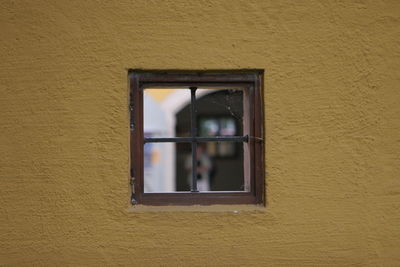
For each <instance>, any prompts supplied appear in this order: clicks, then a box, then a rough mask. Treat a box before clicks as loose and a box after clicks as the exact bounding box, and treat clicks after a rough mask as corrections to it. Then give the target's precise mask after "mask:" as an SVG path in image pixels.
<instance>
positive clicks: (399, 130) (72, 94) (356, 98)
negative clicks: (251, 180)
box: [0, 0, 400, 266]
mask: <svg viewBox="0 0 400 267" xmlns="http://www.w3.org/2000/svg"><path fill="white" fill-rule="evenodd" d="M0 28H1V38H0V59H1V60H0V126H1V129H0V186H1V194H0V265H6V266H25V265H51V266H53V265H60V266H68V265H69V266H77V265H88V266H99V265H135V266H152V265H154V266H160V265H171V266H176V265H186V266H190V265H198V266H203V265H206V264H209V265H221V266H224V265H225V266H240V265H244V266H253V265H262V264H263V265H265V266H266V265H268V266H349V265H351V266H399V265H400V253H399V252H400V90H399V84H400V74H399V71H400V41H399V36H400V2H399V1H396V0H393V1H372V0H371V1H363V0H358V1H261V0H258V1H256V0H243V1H239V0H222V1H216V0H215V1H213V0H208V1H207V0H204V1H180V0H166V1H151V0H140V1H139V0H136V1H125V0H123V1H42V0H35V1H23V0H18V1H17V0H14V1H13V0H3V1H1V3H0ZM127 68H147V69H236V68H259V69H266V75H265V89H266V90H265V103H266V105H265V110H266V121H265V125H266V145H267V153H266V170H267V173H268V176H267V178H266V179H267V187H266V188H267V189H266V191H267V193H268V195H267V202H268V204H267V207H266V208H265V209H261V210H260V209H259V210H245V211H242V212H239V213H233V212H228V211H223V210H222V211H216V210H214V211H212V212H211V209H210V212H209V211H208V210H207V208H206V209H203V210H202V211H201V212H200V211H192V212H191V211H179V210H170V211H168V212H161V211H155V212H149V211H146V210H145V209H144V211H143V212H137V211H132V210H131V209H129V204H128V201H129V187H128V168H129V167H128V162H129V143H128V140H129V135H128V134H129V130H128V108H127V101H128V90H127V87H128V86H127Z"/></svg>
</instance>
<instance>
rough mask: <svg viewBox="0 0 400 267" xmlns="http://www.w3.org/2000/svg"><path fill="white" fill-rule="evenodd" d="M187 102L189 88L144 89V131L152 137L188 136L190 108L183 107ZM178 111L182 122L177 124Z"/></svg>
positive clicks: (188, 100)
mask: <svg viewBox="0 0 400 267" xmlns="http://www.w3.org/2000/svg"><path fill="white" fill-rule="evenodd" d="M189 104H190V90H189V89H184V88H181V89H169V88H162V89H161V88H147V89H144V93H143V109H144V110H143V113H144V114H143V117H144V118H143V120H144V125H143V126H144V132H145V133H147V134H151V135H152V137H178V136H179V137H185V136H190V109H185V107H186V106H187V105H189ZM178 113H179V117H180V120H182V121H184V122H185V123H184V124H180V125H178V124H177V114H178ZM186 122H188V123H186Z"/></svg>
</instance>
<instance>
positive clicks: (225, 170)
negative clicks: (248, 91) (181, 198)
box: [144, 88, 245, 193]
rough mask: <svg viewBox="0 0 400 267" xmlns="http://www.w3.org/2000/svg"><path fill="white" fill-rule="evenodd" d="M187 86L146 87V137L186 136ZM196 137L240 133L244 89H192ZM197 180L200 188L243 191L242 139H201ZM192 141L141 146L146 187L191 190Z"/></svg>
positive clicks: (148, 189) (188, 120)
mask: <svg viewBox="0 0 400 267" xmlns="http://www.w3.org/2000/svg"><path fill="white" fill-rule="evenodd" d="M190 112H191V103H190V90H189V89H187V88H179V89H167V88H157V89H156V88H154V89H151V88H148V89H145V90H144V133H145V136H146V137H190V136H191V133H190V128H191V113H190ZM196 121H197V133H198V136H207V137H212V136H241V135H243V91H242V90H239V89H201V88H199V89H198V90H197V91H196ZM197 147H198V148H197V166H196V168H197V173H198V174H197V183H198V187H199V190H200V191H244V190H245V188H244V178H243V177H244V175H243V172H244V171H243V169H244V167H243V143H241V142H238V143H234V142H223V141H221V142H204V143H198V146H197ZM191 165H192V156H191V144H190V143H146V144H145V145H144V191H145V193H150V192H177V191H190V183H191V168H192V166H191Z"/></svg>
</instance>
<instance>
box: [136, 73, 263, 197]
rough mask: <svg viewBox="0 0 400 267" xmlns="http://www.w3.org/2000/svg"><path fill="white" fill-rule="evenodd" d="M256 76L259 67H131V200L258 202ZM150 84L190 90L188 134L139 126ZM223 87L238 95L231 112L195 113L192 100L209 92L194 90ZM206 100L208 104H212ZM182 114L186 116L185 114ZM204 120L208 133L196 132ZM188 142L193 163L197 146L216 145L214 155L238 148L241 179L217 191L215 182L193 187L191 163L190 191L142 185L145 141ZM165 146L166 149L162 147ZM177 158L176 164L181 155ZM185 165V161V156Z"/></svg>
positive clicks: (260, 182) (259, 137) (259, 132)
mask: <svg viewBox="0 0 400 267" xmlns="http://www.w3.org/2000/svg"><path fill="white" fill-rule="evenodd" d="M261 78H262V72H260V71H254V72H247V73H246V72H238V73H234V72H232V73H228V74H227V73H222V74H219V73H209V72H200V73H199V72H188V73H160V72H143V71H132V72H131V73H130V87H131V99H130V103H131V167H132V168H131V173H132V175H131V176H132V177H133V178H132V185H133V186H132V202H133V203H143V204H150V205H168V204H231V203H242V204H249V203H262V202H263V192H264V188H263V187H264V186H263V184H264V178H263V167H262V166H263V160H262V158H263V157H262V156H263V155H262V142H261V141H262V123H261V119H262V112H261V110H262V109H261V100H262V98H261V89H262V88H261V82H260V81H261ZM152 90H154V91H155V90H170V91H171V90H177V92H179V93H182V94H186V93H187V92H188V91H189V92H190V98H191V99H190V106H189V108H190V114H189V115H190V129H189V133H190V134H187V133H188V131H186V134H185V131H182V132H181V133H179V131H176V132H175V133H174V132H171V131H169V132H168V131H164V133H163V134H158V135H154V134H153V135H152V134H150V135H149V133H147V132H146V131H145V130H144V128H146V127H143V126H144V125H147V124H146V112H144V111H145V108H143V107H144V104H143V102H144V101H143V99H145V98H146V97H147V96H146V94H147V93H146V92H151V91H152ZM224 90H225V91H229V92H230V93H232V94H238V93H239V94H240V95H241V96H240V97H241V98H236V100H238V99H242V102H241V103H240V104H239V105H236V106H233V109H232V107H229V109H232V110H230V113H229V114H228V115H231V116H227V114H222V116H215V117H208V118H207V116H204V117H197V116H196V111H197V110H196V106H198V105H199V103H200V102H201V101H203V102H207V101H206V100H209V101H211V102H212V101H213V98H208V99H207V97H203V98H196V93H197V92H202V91H203V92H204V91H213V92H216V93H218V92H222V91H224ZM185 91H186V92H185ZM159 95H160V94H159ZM161 95H162V94H161ZM210 95H211V94H210ZM214 100H215V99H214ZM211 102H210V104H213V103H211ZM214 104H218V103H214ZM234 109H236V111H235V110H234ZM237 110H239V111H240V110H241V112H237ZM235 112H236V114H235ZM240 113H241V114H240ZM185 115H186V117H187V116H188V114H184V116H185ZM238 115H239V116H238ZM147 117H149V116H147ZM235 117H236V118H238V120H237V121H239V124H240V125H239V126H240V127H238V125H237V122H236V124H235V123H234V121H233V118H235ZM143 118H144V123H143ZM156 120H157V118H156ZM207 120H208V122H209V123H208V124H209V125H212V124H213V121H214V124H215V125H217V127H214V128H218V129H216V131H214V132H215V133H214V134H211V135H210V134H209V133H212V131H209V132H208V133H206V134H204V131H203V132H202V133H200V132H201V129H202V126H201V125H202V124H201V123H202V122H204V121H206V122H207ZM211 127H213V126H211ZM186 130H187V129H186ZM237 134H240V135H237ZM209 135H210V136H209ZM188 145H189V146H190V147H191V156H192V160H191V161H192V164H193V163H194V164H198V161H197V159H196V158H197V157H198V155H197V153H195V151H197V150H200V148H201V147H206V148H207V149H208V148H209V147H210V148H211V147H214V150H215V147H217V149H216V150H217V153H218V154H219V155H218V156H220V157H229V156H231V155H232V154H233V153H234V151H235V149H236V150H238V152H237V153H239V157H240V158H241V159H240V164H236V165H242V173H243V174H242V177H241V179H242V180H243V181H242V183H241V185H240V186H236V187H235V186H233V187H232V188H234V189H233V190H224V188H223V187H222V188H221V187H219V189H221V190H220V191H219V190H218V186H217V187H215V188H214V189H216V190H215V191H209V190H206V191H201V190H200V192H199V190H198V189H199V188H198V186H197V183H198V178H196V177H198V173H197V168H194V169H193V168H192V169H191V172H192V175H191V176H192V179H191V183H190V191H189V190H186V191H185V190H184V191H179V192H177V191H176V190H159V189H158V190H146V183H148V182H149V180H146V178H148V177H149V174H148V170H149V169H148V168H146V166H147V167H148V164H149V155H148V151H149V148H148V147H152V146H153V147H155V146H158V147H164V148H166V147H168V146H169V147H170V148H171V147H175V150H177V149H176V148H177V147H181V146H186V149H187V147H188ZM204 145H205V146H204ZM216 145H217V146H216ZM166 149H167V150H168V148H166ZM210 151H211V150H210ZM177 162H178V161H177ZM150 163H151V162H150ZM180 164H182V160H181V161H180ZM185 165H191V164H188V163H187V161H186V162H185ZM239 173H240V172H239ZM146 176H147V177H146ZM217 190H218V191H217Z"/></svg>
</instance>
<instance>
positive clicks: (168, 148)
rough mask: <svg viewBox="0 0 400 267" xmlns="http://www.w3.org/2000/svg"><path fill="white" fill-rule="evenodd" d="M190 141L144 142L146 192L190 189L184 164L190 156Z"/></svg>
mask: <svg viewBox="0 0 400 267" xmlns="http://www.w3.org/2000/svg"><path fill="white" fill-rule="evenodd" d="M190 151H191V145H190V144H189V143H146V144H144V161H143V165H144V166H143V170H144V178H143V181H144V192H145V193H167V192H176V191H190V186H189V185H187V184H186V180H187V179H186V178H187V177H188V175H187V171H186V169H184V168H183V169H182V168H177V166H184V165H185V160H186V158H188V157H190V153H191V152H190Z"/></svg>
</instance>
